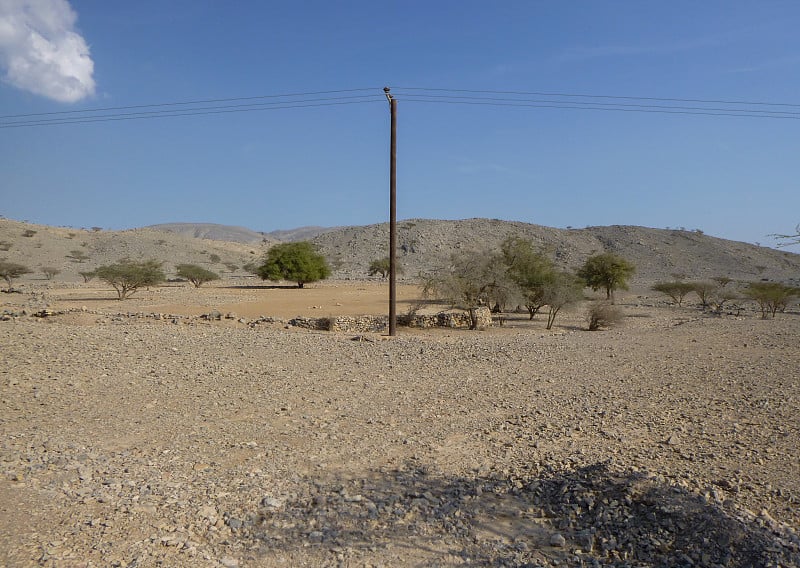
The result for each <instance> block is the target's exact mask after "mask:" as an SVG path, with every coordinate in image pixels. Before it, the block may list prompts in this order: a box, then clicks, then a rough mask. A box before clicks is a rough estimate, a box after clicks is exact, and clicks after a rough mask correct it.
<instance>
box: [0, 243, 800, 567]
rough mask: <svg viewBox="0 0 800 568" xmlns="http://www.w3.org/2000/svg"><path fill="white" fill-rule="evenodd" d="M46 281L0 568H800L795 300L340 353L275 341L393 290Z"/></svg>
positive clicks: (17, 396)
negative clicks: (604, 326)
mask: <svg viewBox="0 0 800 568" xmlns="http://www.w3.org/2000/svg"><path fill="white" fill-rule="evenodd" d="M36 230H37V233H36V234H35V235H33V236H32V237H26V238H24V240H25V241H35V240H36V239H37V238H42V233H46V232H48V231H50V230H51V229H48V228H36ZM59 231H60V229H59ZM64 231H66V230H64ZM87 233H90V232H87ZM102 235H103V233H102V232H99V235H95V236H97V237H98V238H100V236H102ZM0 237H3V235H0ZM74 238H78V237H77V236H76V237H74ZM85 238H87V239H88V238H90V237H88V236H87V237H85ZM121 238H122V237H117V239H121ZM147 238H148V239H150V238H151V237H150V236H149V235H148V236H147ZM159 238H161V237H159ZM164 238H165V239H171V238H173V237H169V236H168V237H164ZM175 238H178V239H183V237H175ZM3 240H8V239H6V238H3ZM67 240H68V241H69V240H70V239H67ZM156 241H157V239H154V240H153V244H155V242H156ZM176 242H184V241H176ZM202 242H203V243H204V244H203V246H204V247H205V248H207V249H208V251H212V250H217V251H220V252H219V254H222V252H224V251H225V250H229V249H227V248H226V247H228V244H222V245H219V246H218V245H216V244H214V243H208V242H206V241H202ZM45 246H50V245H45ZM128 246H129V248H135V247H138V246H141V247H142V249H145V248H146V247H148V246H150V241H147V243H145V244H136V240H135V239H134V240H132V241H131V244H129V245H128ZM186 246H187V249H186V256H187V258H181V259H180V260H181V261H184V260H185V261H186V262H195V259H194V258H193V257H191V255H192V254H195V252H192V250H194V249H191V247H190V245H189V244H187V245H186ZM236 246H238V245H236ZM43 248H44V247H43ZM73 248H75V247H74V246H69V244H66V245H65V247H64V250H65V251H66V253H69V251H70V250H71V249H73ZM13 250H14V248H13V247H12V248H11V251H13ZM94 250H97V249H94ZM235 250H239V249H235ZM230 251H234V249H230V250H229V253H230ZM9 252H10V251H9ZM242 254H243V255H244V256H245V257H246V256H247V255H249V253H248V252H247V251H244V252H243V253H242ZM132 256H133V255H132ZM201 258H202V257H201ZM176 260H177V259H176ZM66 262H69V263H70V264H75V266H76V270H77V269H80V268H81V267H83V263H81V264H78V263H72V262H71V261H69V260H66ZM47 264H51V263H49V262H48V263H47ZM62 270H64V268H63V267H62ZM770 270H772V269H771V268H767V269H765V271H764V272H765V273H766V272H768V271H770ZM776 270H777V269H776ZM781 270H783V268H782V269H781ZM75 275H77V272H75ZM59 277H61V279H60V278H59ZM38 278H39V279H30V278H27V279H23V280H22V284H21V285H20V286H19V289H20V290H21V292H20V293H16V294H5V293H4V294H2V295H0V302H2V304H0V313H2V312H4V311H5V312H8V313H13V314H15V315H14V317H11V316H9V317H8V319H7V321H0V352H2V353H3V365H2V371H0V388H2V391H1V392H2V395H1V396H0V405H1V407H2V410H1V411H0V425H1V426H2V432H3V439H2V446H0V474H2V475H0V521H1V522H2V526H3V530H2V531H0V565H7V566H54V567H55V566H90V565H91V566H157V565H163V566H213V567H218V566H227V567H232V566H242V567H245V566H303V565H306V566H458V565H465V564H471V565H492V566H523V565H527V566H555V565H558V566H690V565H692V566H707V567H712V566H714V567H716V566H729V567H733V566H737V567H745V566H784V567H788V566H798V565H800V540H798V535H797V531H798V530H800V513H799V512H798V511H800V465H799V464H800V459H798V457H799V456H798V442H797V440H798V439H800V419H798V417H800V379H799V378H798V373H797V371H796V370H797V369H800V354H798V350H797V338H798V336H799V335H800V310H799V309H798V306H797V304H796V303H795V304H793V305H791V306H789V307H788V308H787V310H786V311H785V313H778V314H776V317H775V319H768V320H762V319H761V317H760V312H759V311H758V307H757V306H756V305H755V304H754V303H752V302H747V303H745V302H741V310H739V311H738V313H739V315H738V316H737V315H732V314H731V313H730V311H729V310H726V311H725V312H724V314H723V315H721V316H718V315H712V314H710V313H706V312H703V311H702V310H701V309H700V308H699V307H698V306H697V305H696V304H697V298H696V297H693V296H689V297H687V298H686V300H685V301H684V303H683V306H682V307H677V306H672V305H671V304H670V303H669V302H668V301H667V298H666V297H661V296H659V295H657V294H655V293H654V292H651V291H649V287H650V285H651V284H652V281H651V282H645V283H643V282H639V283H635V284H634V286H633V287H632V289H631V291H630V292H625V293H621V294H620V296H619V297H618V298H617V308H619V309H620V310H621V312H622V313H623V314H624V316H625V317H624V318H623V320H622V322H620V324H619V325H618V326H615V327H612V328H611V329H610V330H606V331H599V332H589V331H586V327H587V321H586V315H587V313H586V308H587V306H588V303H584V304H582V305H581V306H578V307H575V308H573V309H571V310H569V311H568V312H567V313H565V314H564V315H560V316H559V319H558V320H557V321H556V323H555V325H554V327H553V329H552V330H550V331H546V330H545V329H544V328H545V321H544V318H543V317H542V316H541V315H540V316H538V317H537V319H535V320H533V321H529V320H528V315H527V313H520V314H506V315H505V316H504V317H505V323H504V325H503V326H502V327H494V328H492V329H490V330H488V331H485V332H469V331H466V330H429V331H419V330H409V329H403V328H401V329H400V333H399V336H398V337H396V338H392V339H388V338H385V337H382V336H379V335H369V334H367V335H358V336H357V337H356V339H359V341H353V339H354V336H353V335H352V334H335V333H315V332H308V331H303V330H298V329H295V328H293V327H291V326H286V325H285V321H286V320H288V319H289V318H290V317H293V316H296V315H319V316H323V317H324V316H329V315H337V314H361V313H383V312H384V308H385V298H386V289H385V286H384V285H382V284H378V283H375V282H372V283H369V282H344V281H332V282H326V283H320V284H315V285H309V286H308V287H307V288H306V289H303V290H298V289H286V288H280V287H268V286H264V285H262V284H261V283H260V282H257V281H254V280H243V279H242V278H235V279H231V278H230V277H228V278H226V279H223V280H221V281H218V282H209V283H208V284H206V285H205V286H203V287H202V288H199V289H196V288H194V287H193V286H191V284H189V283H185V284H170V285H167V286H162V287H157V288H152V289H150V290H141V291H139V292H137V294H135V295H134V296H133V298H131V299H129V300H126V301H124V302H119V301H117V300H116V299H114V298H115V297H116V294H115V292H114V290H113V289H111V288H110V287H109V286H107V285H105V284H102V283H98V282H97V281H92V282H89V283H88V284H84V283H83V282H82V279H80V277H77V276H76V278H75V279H74V280H69V275H64V274H63V273H62V274H60V275H58V276H57V277H56V278H54V280H52V281H46V280H44V278H43V277H42V276H39V277H38ZM64 278H66V279H67V281H66V282H65V280H64ZM653 281H654V280H653ZM418 294H419V290H418V289H417V288H416V287H415V286H411V285H409V286H401V288H400V294H399V297H400V308H399V311H401V312H402V311H404V310H406V309H408V308H409V307H412V306H416V304H417V302H416V300H417V299H418ZM423 309H425V310H436V309H437V306H430V305H428V306H425V307H424V308H423ZM215 311H216V312H219V313H220V314H222V318H221V320H220V321H208V320H206V319H203V318H200V317H196V316H200V315H201V314H208V313H210V312H215ZM229 312H235V315H231V317H230V318H225V315H226V314H227V313H229ZM732 313H733V314H735V313H736V312H732ZM34 314H38V316H37V315H34ZM39 316H43V317H39ZM190 316H195V317H190ZM259 316H272V318H274V319H273V320H272V321H269V320H266V319H264V318H259Z"/></svg>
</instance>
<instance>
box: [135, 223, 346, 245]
mask: <svg viewBox="0 0 800 568" xmlns="http://www.w3.org/2000/svg"><path fill="white" fill-rule="evenodd" d="M143 228H144V229H153V230H155V231H167V232H170V233H176V234H178V235H183V236H186V237H195V238H198V239H211V240H215V241H231V242H234V243H263V242H264V239H266V240H267V242H268V243H273V242H284V243H287V242H295V241H307V240H311V239H313V238H314V237H317V236H319V235H322V234H324V233H327V232H329V231H335V230H336V229H338V227H332V228H331V227H314V226H308V227H297V228H296V229H280V230H277V231H269V232H267V233H264V232H259V231H254V230H252V229H248V228H247V227H238V226H235V225H218V224H216V223H161V224H159V225H148V226H147V227H143Z"/></svg>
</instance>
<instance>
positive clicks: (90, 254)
mask: <svg viewBox="0 0 800 568" xmlns="http://www.w3.org/2000/svg"><path fill="white" fill-rule="evenodd" d="M166 226H167V227H168V228H169V230H164V229H163V228H162V229H159V227H164V226H163V225H161V226H158V225H157V226H150V227H143V228H137V229H128V230H123V231H106V230H95V229H92V230H87V229H72V228H64V227H52V226H47V225H34V224H30V223H25V222H20V221H14V220H10V219H0V259H3V260H8V261H10V262H19V263H21V264H25V265H27V266H29V267H30V268H31V269H33V270H40V269H41V267H45V266H48V267H54V268H56V269H58V270H60V271H61V273H60V274H59V275H58V276H57V277H56V279H58V280H72V281H80V280H81V277H80V276H79V274H78V273H79V272H80V271H87V270H92V269H93V268H95V267H96V266H99V265H101V264H109V263H113V262H116V261H117V260H119V259H120V258H155V259H156V260H159V261H162V262H164V263H165V268H166V269H167V272H168V274H169V273H170V271H171V270H172V267H173V266H174V265H175V264H178V263H193V264H199V265H201V266H204V267H206V268H209V269H211V270H214V271H216V272H218V273H220V274H221V275H226V274H227V275H230V276H239V277H243V276H246V275H247V272H246V271H245V270H244V269H243V267H244V265H245V264H248V263H252V262H256V261H258V260H259V259H260V258H262V257H263V255H264V254H265V253H266V251H267V250H268V249H269V248H270V247H271V246H273V245H274V244H276V243H278V242H282V241H289V240H299V239H301V238H308V239H310V240H311V241H312V242H313V243H315V244H316V245H317V246H318V247H319V248H320V250H321V252H322V253H323V254H324V255H325V256H326V257H327V258H328V259H329V260H330V262H331V264H332V265H333V267H334V273H333V277H334V278H338V279H364V278H368V273H367V272H368V266H369V263H370V262H371V261H373V260H375V259H379V258H382V257H385V256H387V254H388V242H389V225H388V223H377V224H372V225H363V226H349V227H335V228H321V227H304V228H300V229H295V230H288V231H275V232H272V233H259V232H256V231H252V230H250V229H247V228H245V227H231V226H226V225H215V224H213V223H203V224H195V223H170V224H167V225H166ZM26 235H27V236H26ZM225 235H227V236H228V237H229V238H231V239H232V240H225V239H221V238H220V237H221V236H225ZM244 235H251V236H253V235H258V239H257V240H250V241H248V242H240V241H239V240H235V239H236V238H242V237H243V236H244ZM510 236H519V237H522V238H525V239H529V240H531V241H532V242H533V243H534V244H536V245H537V246H538V247H540V248H541V249H542V250H543V251H545V252H546V253H547V254H549V255H551V256H552V258H553V259H554V260H555V261H556V263H557V264H558V265H559V266H561V267H563V268H565V269H571V270H574V269H576V268H577V267H578V266H580V265H581V264H582V263H583V262H584V260H585V259H586V258H587V257H588V256H590V255H592V254H597V253H601V252H613V253H616V254H619V255H621V256H623V257H625V258H627V259H629V260H630V261H632V262H633V263H634V264H635V265H636V267H637V274H636V276H635V280H640V281H643V282H653V281H656V280H664V279H671V278H674V277H675V275H683V276H684V277H686V278H689V279H708V278H712V277H715V276H728V277H730V278H733V279H737V280H761V279H767V280H775V281H784V282H787V283H792V284H795V285H797V284H800V255H799V254H796V253H792V252H788V251H781V250H776V249H772V248H768V247H761V246H757V245H753V244H749V243H744V242H738V241H731V240H727V239H722V238H719V237H714V236H710V235H705V234H703V233H701V232H699V231H685V230H680V229H655V228H649V227H639V226H634V225H610V226H597V227H586V228H582V229H558V228H553V227H546V226H543V225H535V224H531V223H525V222H521V221H501V220H498V219H482V218H475V219H464V220H434V219H406V220H403V221H399V222H398V259H399V262H400V263H401V265H402V267H403V276H402V279H404V280H406V281H414V280H416V279H418V277H419V276H420V275H424V274H427V273H430V272H432V271H436V270H440V269H442V268H443V267H445V266H446V265H447V264H448V261H449V259H450V257H451V256H452V254H453V253H454V252H458V251H468V252H472V251H474V252H477V253H478V254H481V253H491V252H492V251H496V250H499V247H500V244H501V243H502V241H503V240H504V239H506V238H508V237H510ZM211 237H215V238H211ZM278 237H282V238H278ZM75 250H79V251H82V252H84V253H85V254H86V257H87V258H86V259H85V260H84V261H82V262H77V261H76V260H75V259H73V258H70V256H71V255H72V252H73V251H75ZM28 278H33V279H36V278H42V275H41V274H38V275H36V274H34V275H29V276H28Z"/></svg>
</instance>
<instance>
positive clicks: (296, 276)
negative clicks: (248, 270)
mask: <svg viewBox="0 0 800 568" xmlns="http://www.w3.org/2000/svg"><path fill="white" fill-rule="evenodd" d="M330 274H331V269H330V267H329V266H328V261H327V260H325V257H324V256H322V255H321V254H320V253H319V252H317V248H316V247H315V246H314V245H313V244H311V243H310V242H308V241H300V242H296V243H283V244H279V245H275V246H274V247H272V248H271V249H269V251H267V256H266V258H265V259H264V262H263V264H262V265H261V266H260V267H259V268H258V275H259V276H260V277H261V278H262V279H263V280H273V281H278V280H289V281H292V282H297V287H298V288H302V287H303V286H304V285H305V284H307V283H309V282H316V281H318V280H324V279H325V278H327V277H328V276H330Z"/></svg>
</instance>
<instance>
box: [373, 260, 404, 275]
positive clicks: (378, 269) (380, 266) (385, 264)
mask: <svg viewBox="0 0 800 568" xmlns="http://www.w3.org/2000/svg"><path fill="white" fill-rule="evenodd" d="M390 270H391V260H390V259H389V257H388V256H385V257H383V258H376V259H375V260H373V261H372V262H370V263H369V275H370V276H375V275H376V274H380V275H381V278H386V277H387V276H389V271H390ZM395 270H396V271H397V273H398V274H402V273H403V267H402V266H400V263H397V264H396V266H395Z"/></svg>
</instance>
